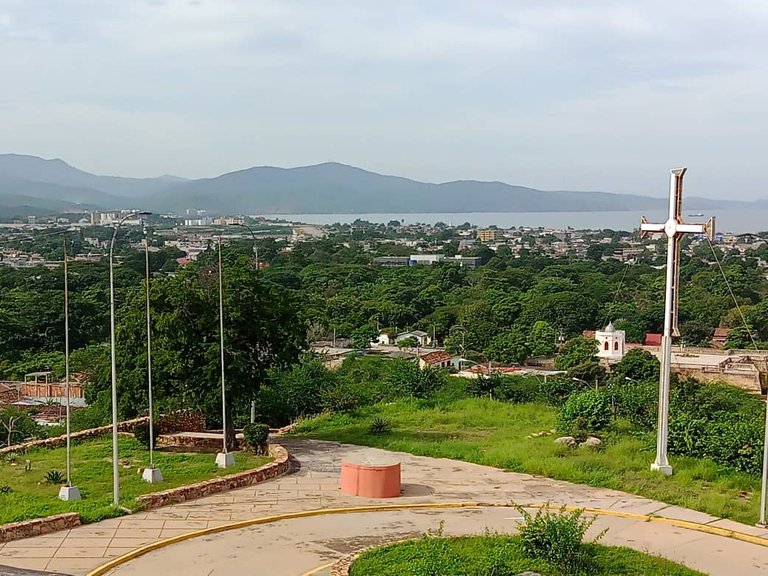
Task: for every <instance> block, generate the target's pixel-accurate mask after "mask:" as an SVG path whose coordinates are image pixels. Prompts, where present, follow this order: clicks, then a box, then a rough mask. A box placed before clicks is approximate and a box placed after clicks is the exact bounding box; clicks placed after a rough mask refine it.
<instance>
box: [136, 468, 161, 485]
mask: <svg viewBox="0 0 768 576" xmlns="http://www.w3.org/2000/svg"><path fill="white" fill-rule="evenodd" d="M141 479H142V480H144V482H148V483H150V484H157V483H158V482H162V481H163V473H162V472H160V468H144V472H142V473H141Z"/></svg>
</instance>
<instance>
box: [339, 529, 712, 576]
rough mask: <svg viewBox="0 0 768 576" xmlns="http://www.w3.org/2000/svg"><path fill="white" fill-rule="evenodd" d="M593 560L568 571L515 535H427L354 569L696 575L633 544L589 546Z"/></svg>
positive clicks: (402, 575)
mask: <svg viewBox="0 0 768 576" xmlns="http://www.w3.org/2000/svg"><path fill="white" fill-rule="evenodd" d="M585 548H586V550H585V551H584V552H585V554H586V555H588V558H589V561H588V562H585V565H584V566H583V567H582V569H581V570H572V571H568V570H563V569H561V568H559V567H557V565H556V564H554V563H553V562H549V561H547V560H545V559H541V558H530V557H529V556H527V555H526V554H525V552H524V549H523V546H522V545H521V541H520V538H519V537H516V536H504V535H493V536H473V537H465V538H442V537H431V536H426V537H424V538H421V539H419V540H415V541H412V542H403V543H400V544H392V545H390V546H385V547H382V548H377V549H374V550H370V551H368V552H364V553H363V554H362V555H361V556H360V557H359V558H358V559H357V560H355V562H354V563H353V564H352V566H351V569H350V574H351V576H368V575H370V574H376V575H377V576H428V575H432V574H440V575H441V576H492V575H506V574H509V575H512V574H520V573H522V572H524V571H532V572H538V573H539V574H542V575H543V576H566V575H570V574H591V575H594V576H601V575H605V576H608V575H610V576H614V575H636V576H641V575H642V576H696V575H700V574H701V573H700V572H696V571H695V570H691V569H689V568H686V567H684V566H681V565H680V564H675V563H674V562H670V561H668V560H664V559H662V558H657V557H655V556H651V555H649V554H643V553H642V552H637V551H635V550H631V549H629V548H619V547H614V546H600V545H598V544H587V545H585Z"/></svg>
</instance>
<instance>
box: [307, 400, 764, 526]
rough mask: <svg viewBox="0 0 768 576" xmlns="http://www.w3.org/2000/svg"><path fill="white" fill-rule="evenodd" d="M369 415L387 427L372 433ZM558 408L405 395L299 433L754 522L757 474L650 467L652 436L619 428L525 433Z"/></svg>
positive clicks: (547, 422) (546, 422) (691, 464)
mask: <svg viewBox="0 0 768 576" xmlns="http://www.w3.org/2000/svg"><path fill="white" fill-rule="evenodd" d="M374 418H386V419H387V420H389V421H390V422H391V424H392V431H391V432H389V433H387V434H383V435H374V434H371V433H370V431H369V427H370V425H371V422H372V421H373V420H374ZM556 419H557V411H556V409H555V408H553V407H551V406H546V405H543V404H511V403H506V402H498V401H494V400H489V399H485V398H470V399H462V400H457V401H449V402H446V403H444V404H439V405H434V403H429V402H426V401H418V400H403V401H399V402H392V403H388V404H378V405H375V406H371V407H368V408H364V409H361V410H359V411H356V412H354V413H347V414H322V415H320V416H317V417H315V418H312V419H309V420H305V421H303V422H300V423H299V425H298V426H297V427H296V429H295V433H296V434H297V435H299V436H305V437H311V438H317V439H321V440H336V441H339V442H347V443H350V444H359V445H365V446H375V447H378V448H385V449H388V450H397V451H402V452H409V453H411V454H416V455H419V456H434V457H443V458H453V459H456V460H464V461H466V462H474V463H476V464H484V465H487V466H494V467H496V468H502V469H506V470H511V471H514V472H524V473H527V474H538V475H541V476H547V477H549V478H555V479H558V480H566V481H569V482H576V483H580V484H587V485H589V486H595V487H600V488H612V489H615V490H622V491H624V492H630V493H633V494H638V495H640V496H645V497H647V498H653V499H655V500H661V501H662V502H667V503H669V504H676V505H679V506H684V507H686V508H691V509H693V510H700V511H702V512H707V513H709V514H713V515H715V516H720V517H723V518H732V519H734V520H737V521H739V522H744V523H746V524H753V523H754V522H756V521H757V519H758V517H759V501H760V498H759V484H760V483H759V479H758V478H756V477H753V476H750V475H748V474H745V473H742V472H734V471H731V470H727V469H723V468H722V467H719V466H718V465H717V464H716V463H714V462H712V461H711V460H703V459H696V458H684V457H676V458H673V462H672V464H673V466H674V469H675V473H674V475H673V476H671V477H665V476H663V475H661V474H659V473H656V472H652V471H651V470H650V463H651V462H652V461H653V458H654V449H655V443H654V437H653V435H652V434H640V435H637V434H635V435H633V434H631V433H629V432H627V431H624V430H622V429H621V426H620V423H619V425H618V426H617V427H616V428H617V430H615V431H614V432H611V433H609V434H606V435H603V441H604V444H603V446H602V447H601V449H600V450H597V451H595V450H590V449H586V448H577V449H566V448H563V447H562V446H559V445H556V444H554V442H553V439H554V437H553V436H545V437H540V438H526V436H528V435H529V434H532V433H534V432H540V431H543V430H549V429H551V428H554V427H555V422H556Z"/></svg>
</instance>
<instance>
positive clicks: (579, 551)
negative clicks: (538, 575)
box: [517, 506, 605, 574]
mask: <svg viewBox="0 0 768 576" xmlns="http://www.w3.org/2000/svg"><path fill="white" fill-rule="evenodd" d="M517 510H518V512H520V514H521V515H522V517H523V522H521V523H520V526H519V527H518V530H519V532H520V542H521V545H522V548H523V552H524V553H525V555H526V556H528V557H530V558H541V559H544V560H547V561H548V562H551V563H552V564H554V565H555V566H557V567H558V568H559V569H560V570H561V571H563V572H565V573H566V574H570V573H573V572H576V571H578V570H580V569H582V568H583V567H584V565H585V564H586V563H587V558H586V555H585V553H584V535H585V534H586V533H587V530H589V527H590V526H592V524H593V523H594V521H595V519H596V517H593V518H591V519H589V520H587V519H585V518H583V514H584V511H583V510H574V511H573V512H566V511H565V507H563V508H560V510H559V511H558V512H552V511H551V510H550V509H549V508H548V507H545V508H540V509H539V510H538V511H537V512H536V515H535V516H532V515H531V513H530V512H528V511H527V510H525V509H524V508H522V507H520V506H518V507H517ZM603 534H605V532H601V533H600V534H598V535H597V537H595V539H594V540H592V543H595V542H597V541H598V540H600V538H602V537H603Z"/></svg>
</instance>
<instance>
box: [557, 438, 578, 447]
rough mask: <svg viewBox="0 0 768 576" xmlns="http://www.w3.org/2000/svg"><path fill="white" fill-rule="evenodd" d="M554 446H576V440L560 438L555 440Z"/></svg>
mask: <svg viewBox="0 0 768 576" xmlns="http://www.w3.org/2000/svg"><path fill="white" fill-rule="evenodd" d="M555 444H564V445H566V446H576V438H574V437H573V436H560V438H555Z"/></svg>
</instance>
